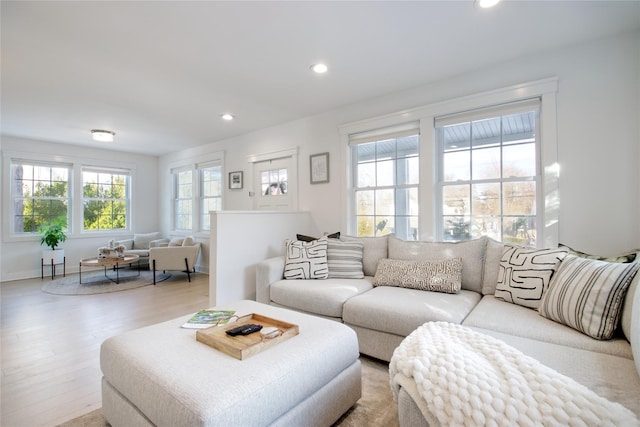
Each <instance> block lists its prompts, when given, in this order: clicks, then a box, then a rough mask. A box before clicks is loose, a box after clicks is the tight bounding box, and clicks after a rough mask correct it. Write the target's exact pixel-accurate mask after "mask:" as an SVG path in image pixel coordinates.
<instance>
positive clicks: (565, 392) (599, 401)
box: [389, 322, 640, 426]
mask: <svg viewBox="0 0 640 427" xmlns="http://www.w3.org/2000/svg"><path fill="white" fill-rule="evenodd" d="M389 375H390V377H391V388H392V389H393V393H394V399H395V400H396V401H397V399H398V392H399V391H400V383H401V382H402V381H401V380H399V378H402V377H403V376H404V377H405V378H413V381H415V384H416V386H417V390H418V393H419V394H420V396H421V397H422V398H423V399H424V400H425V402H426V407H427V409H428V412H429V413H424V412H425V409H424V405H422V408H421V410H422V412H423V415H424V417H425V419H427V420H434V419H435V420H437V421H438V422H439V423H440V424H441V425H447V426H448V425H452V426H514V425H520V426H638V425H640V422H639V421H638V418H637V417H636V416H635V414H633V413H632V412H631V411H630V410H628V409H627V408H625V407H623V406H622V405H620V404H619V403H614V402H610V401H608V400H607V399H604V398H602V397H600V396H598V395H597V394H595V393H594V392H593V391H591V390H590V389H588V388H587V387H585V386H583V385H582V384H579V383H578V382H576V381H574V380H573V379H571V378H569V377H566V376H564V375H562V374H560V373H558V372H556V371H554V370H553V369H551V368H549V367H547V366H545V365H543V364H542V363H540V362H538V361H537V360H536V359H533V358H532V357H529V356H527V355H525V354H523V353H522V352H520V351H519V350H517V349H515V348H513V347H511V346H509V345H507V344H506V343H504V342H502V341H500V340H498V339H495V338H493V337H490V336H488V335H483V334H480V333H478V332H475V331H473V330H471V329H469V328H466V327H464V326H461V325H455V324H451V323H446V322H430V323H426V324H424V325H423V326H421V327H420V328H418V329H416V330H415V331H414V332H413V333H411V335H409V336H408V337H407V338H406V339H405V340H404V341H403V342H402V344H400V346H399V347H398V348H397V349H396V350H395V352H394V354H393V357H392V359H391V363H390V365H389ZM418 406H420V405H418Z"/></svg>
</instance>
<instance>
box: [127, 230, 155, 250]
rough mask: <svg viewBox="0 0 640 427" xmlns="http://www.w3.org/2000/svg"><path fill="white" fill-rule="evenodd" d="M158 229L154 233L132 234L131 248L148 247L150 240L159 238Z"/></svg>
mask: <svg viewBox="0 0 640 427" xmlns="http://www.w3.org/2000/svg"><path fill="white" fill-rule="evenodd" d="M161 238H162V236H161V235H160V232H159V231H156V232H154V233H144V234H134V235H133V249H149V245H150V244H151V241H152V240H158V239H161Z"/></svg>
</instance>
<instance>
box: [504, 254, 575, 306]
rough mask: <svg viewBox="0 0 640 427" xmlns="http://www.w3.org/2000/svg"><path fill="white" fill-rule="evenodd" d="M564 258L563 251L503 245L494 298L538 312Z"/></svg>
mask: <svg viewBox="0 0 640 427" xmlns="http://www.w3.org/2000/svg"><path fill="white" fill-rule="evenodd" d="M566 255H567V252H566V251H565V250H563V249H531V248H522V247H518V246H511V245H505V247H504V252H503V253H502V259H500V271H499V273H498V283H497V285H496V293H495V298H496V299H499V300H502V301H506V302H510V303H512V304H517V305H521V306H523V307H528V308H533V309H537V308H538V307H539V306H540V300H541V299H542V297H543V295H544V293H545V291H546V290H547V288H548V287H549V283H550V282H551V278H552V277H553V274H554V273H555V272H556V270H557V268H558V264H559V263H560V261H562V259H563V258H564V257H565V256H566Z"/></svg>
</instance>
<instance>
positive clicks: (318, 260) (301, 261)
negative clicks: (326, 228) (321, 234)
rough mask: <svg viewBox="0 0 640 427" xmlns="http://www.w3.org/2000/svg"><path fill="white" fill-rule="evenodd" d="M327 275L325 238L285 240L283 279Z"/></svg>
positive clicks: (323, 276) (311, 277)
mask: <svg viewBox="0 0 640 427" xmlns="http://www.w3.org/2000/svg"><path fill="white" fill-rule="evenodd" d="M328 276H329V268H328V265H327V239H320V240H314V241H312V242H302V241H299V240H288V239H287V240H286V241H285V264H284V278H285V279H326V278H327V277H328Z"/></svg>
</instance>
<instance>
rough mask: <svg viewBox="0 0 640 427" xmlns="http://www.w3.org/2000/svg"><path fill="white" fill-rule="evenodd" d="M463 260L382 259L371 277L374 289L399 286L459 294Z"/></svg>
mask: <svg viewBox="0 0 640 427" xmlns="http://www.w3.org/2000/svg"><path fill="white" fill-rule="evenodd" d="M461 279H462V258H451V259H447V260H442V261H406V260H397V259H381V260H380V262H378V270H377V271H376V275H375V277H374V278H373V286H398V287H401V288H410V289H418V290H422V291H433V292H446V293H449V294H455V293H458V291H460V286H461Z"/></svg>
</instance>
